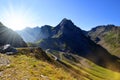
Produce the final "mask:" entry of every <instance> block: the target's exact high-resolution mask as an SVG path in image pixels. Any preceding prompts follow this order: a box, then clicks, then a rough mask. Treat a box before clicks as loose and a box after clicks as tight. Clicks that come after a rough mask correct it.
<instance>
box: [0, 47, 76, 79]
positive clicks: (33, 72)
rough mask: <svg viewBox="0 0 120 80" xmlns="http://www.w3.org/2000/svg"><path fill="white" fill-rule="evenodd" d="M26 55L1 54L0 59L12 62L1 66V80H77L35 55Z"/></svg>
mask: <svg viewBox="0 0 120 80" xmlns="http://www.w3.org/2000/svg"><path fill="white" fill-rule="evenodd" d="M21 51H22V50H21ZM24 51H28V50H25V49H24V50H23V52H24ZM26 54H27V55H23V54H21V53H19V54H18V55H11V56H7V55H3V54H0V57H4V58H6V59H9V60H10V64H7V65H2V66H0V80H76V79H75V78H74V77H73V76H71V74H70V73H68V72H66V71H65V70H64V69H63V68H59V67H57V66H56V65H53V64H51V63H50V62H48V61H45V60H41V59H36V58H35V57H33V55H32V56H28V54H30V53H26ZM40 54H41V53H40Z"/></svg>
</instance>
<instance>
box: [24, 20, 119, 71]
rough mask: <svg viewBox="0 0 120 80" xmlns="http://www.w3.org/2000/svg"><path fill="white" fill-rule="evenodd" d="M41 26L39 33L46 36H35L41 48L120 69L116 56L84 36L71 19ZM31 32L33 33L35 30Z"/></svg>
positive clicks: (112, 68)
mask: <svg viewBox="0 0 120 80" xmlns="http://www.w3.org/2000/svg"><path fill="white" fill-rule="evenodd" d="M42 28H43V29H42V30H40V33H41V32H43V33H44V34H47V36H45V37H40V36H38V38H36V40H37V39H39V40H38V41H37V42H36V43H37V44H38V46H40V47H41V48H42V49H44V50H47V49H50V50H56V51H62V52H69V53H73V54H77V55H79V56H83V57H85V58H87V59H89V60H91V61H93V62H94V63H96V64H98V65H100V66H103V67H106V68H109V69H111V70H116V71H119V70H120V63H119V62H118V61H117V59H118V58H116V57H114V56H112V55H111V54H110V53H109V52H108V51H107V50H106V49H104V48H103V47H101V46H100V45H97V44H96V43H94V42H93V41H92V40H91V39H90V38H88V37H86V36H85V35H84V34H83V31H82V30H81V29H80V28H78V27H77V26H76V25H74V23H73V22H72V21H71V20H68V19H66V18H65V19H63V20H62V21H61V22H60V23H59V24H58V25H57V26H56V27H46V26H43V27H42ZM44 28H45V29H44ZM40 29H41V28H40ZM44 30H45V31H44ZM23 31H24V30H23ZM32 32H33V33H34V32H35V31H32ZM23 34H24V33H23ZM24 35H25V34H24ZM39 35H40V34H39ZM23 38H24V37H23Z"/></svg>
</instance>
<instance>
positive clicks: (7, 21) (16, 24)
mask: <svg viewBox="0 0 120 80" xmlns="http://www.w3.org/2000/svg"><path fill="white" fill-rule="evenodd" d="M3 24H4V25H5V26H7V27H8V28H11V29H13V30H21V29H23V28H25V27H26V26H27V18H26V17H25V16H24V15H23V14H20V13H19V14H17V13H13V14H8V15H7V14H6V15H5V17H4V23H3Z"/></svg>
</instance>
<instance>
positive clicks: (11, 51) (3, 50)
mask: <svg viewBox="0 0 120 80" xmlns="http://www.w3.org/2000/svg"><path fill="white" fill-rule="evenodd" d="M17 52H18V51H17V50H16V49H15V48H14V47H12V46H11V45H10V44H6V45H3V46H1V47H0V53H5V54H8V55H10V54H15V53H17Z"/></svg>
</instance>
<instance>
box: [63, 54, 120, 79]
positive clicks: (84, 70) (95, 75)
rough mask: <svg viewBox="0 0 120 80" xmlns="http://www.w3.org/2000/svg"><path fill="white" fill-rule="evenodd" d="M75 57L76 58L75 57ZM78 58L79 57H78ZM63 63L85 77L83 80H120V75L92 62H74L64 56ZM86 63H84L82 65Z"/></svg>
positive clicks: (82, 59)
mask: <svg viewBox="0 0 120 80" xmlns="http://www.w3.org/2000/svg"><path fill="white" fill-rule="evenodd" d="M73 57H76V56H74V55H73ZM76 58H78V56H77V57H76ZM62 61H63V62H64V63H65V64H67V65H69V66H70V67H69V68H71V69H72V70H73V71H77V72H76V73H77V74H79V75H81V76H82V77H83V80H87V79H88V80H120V73H118V72H114V71H111V70H108V69H106V68H103V67H100V66H98V65H96V64H94V63H92V62H91V61H89V60H87V59H85V58H82V57H81V60H79V62H77V63H76V62H73V61H71V60H69V59H67V58H66V57H64V56H62ZM82 61H84V63H82Z"/></svg>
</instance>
